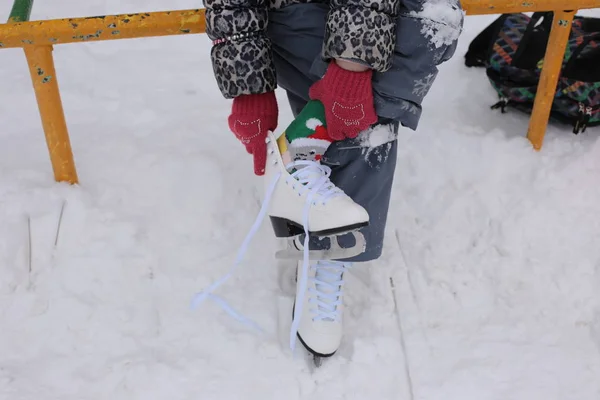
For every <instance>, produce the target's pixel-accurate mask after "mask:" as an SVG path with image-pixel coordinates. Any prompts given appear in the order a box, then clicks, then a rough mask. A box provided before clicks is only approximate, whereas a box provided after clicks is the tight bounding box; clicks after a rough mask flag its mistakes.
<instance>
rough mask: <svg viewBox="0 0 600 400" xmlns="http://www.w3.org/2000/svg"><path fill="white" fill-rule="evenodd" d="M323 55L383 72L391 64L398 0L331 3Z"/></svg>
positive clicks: (361, 0)
mask: <svg viewBox="0 0 600 400" xmlns="http://www.w3.org/2000/svg"><path fill="white" fill-rule="evenodd" d="M330 4H331V11H330V12H329V15H328V17H327V25H326V32H325V41H324V44H323V56H324V57H325V58H326V59H331V58H346V59H353V60H358V61H361V62H363V63H365V64H367V65H368V66H369V67H371V68H372V69H374V70H377V71H380V72H383V71H386V70H388V69H389V68H390V67H391V65H392V55H393V54H394V47H395V44H396V19H397V17H398V13H399V9H400V0H331V3H330Z"/></svg>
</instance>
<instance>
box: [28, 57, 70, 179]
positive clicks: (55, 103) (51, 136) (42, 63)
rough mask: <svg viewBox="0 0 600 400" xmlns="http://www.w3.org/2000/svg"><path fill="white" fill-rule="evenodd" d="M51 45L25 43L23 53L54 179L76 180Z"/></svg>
mask: <svg viewBox="0 0 600 400" xmlns="http://www.w3.org/2000/svg"><path fill="white" fill-rule="evenodd" d="M52 51H53V48H52V46H28V47H26V48H25V55H26V57H27V62H28V64H29V72H30V74H31V81H32V82H33V88H34V89H35V96H36V99H37V104H38V108H39V111H40V117H41V118H42V126H43V128H44V134H45V135H46V143H47V145H48V151H49V153H50V161H51V162H52V169H53V170H54V178H55V180H56V181H57V182H69V183H72V184H75V183H77V182H78V178H77V171H76V169H75V161H74V160H73V152H72V151H71V142H70V140H69V132H68V130H67V123H66V121H65V114H64V111H63V107H62V102H61V98H60V92H59V90H58V80H57V77H56V71H55V69H54V59H53V57H52Z"/></svg>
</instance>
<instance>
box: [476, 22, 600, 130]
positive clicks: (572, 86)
mask: <svg viewBox="0 0 600 400" xmlns="http://www.w3.org/2000/svg"><path fill="white" fill-rule="evenodd" d="M552 18H553V13H552V12H549V13H535V14H533V16H532V17H529V16H527V15H526V14H503V15H502V16H500V17H499V18H498V19H497V20H496V21H494V22H493V23H492V24H491V25H490V26H488V27H487V28H486V29H485V30H484V31H483V32H481V33H480V34H479V35H478V36H477V37H476V38H475V39H474V40H473V42H471V44H470V46H469V51H468V52H467V54H466V55H465V64H466V65H467V66H468V67H485V69H486V73H487V77H488V78H489V80H490V82H491V84H492V86H493V88H494V89H495V90H496V92H498V95H499V97H500V101H499V102H498V103H497V104H495V105H493V106H492V109H498V108H500V109H501V110H502V112H503V113H504V112H505V111H506V107H507V106H510V107H513V108H515V109H518V110H521V111H524V112H527V113H530V112H531V110H532V108H533V102H534V99H535V94H536V91H537V87H538V83H539V81H540V75H541V71H542V66H543V63H544V55H545V52H546V45H547V44H548V39H549V36H550V29H551V27H552ZM551 118H552V119H554V120H557V121H561V122H565V123H569V124H572V125H573V133H575V134H578V133H579V132H585V130H586V128H587V127H588V126H594V125H600V19H598V18H588V17H585V18H584V17H579V16H576V17H575V20H574V21H573V26H572V30H571V35H570V37H569V43H568V45H567V50H566V52H565V57H564V60H563V64H562V70H561V74H560V78H559V82H558V86H557V90H556V95H555V97H554V101H553V103H552V112H551Z"/></svg>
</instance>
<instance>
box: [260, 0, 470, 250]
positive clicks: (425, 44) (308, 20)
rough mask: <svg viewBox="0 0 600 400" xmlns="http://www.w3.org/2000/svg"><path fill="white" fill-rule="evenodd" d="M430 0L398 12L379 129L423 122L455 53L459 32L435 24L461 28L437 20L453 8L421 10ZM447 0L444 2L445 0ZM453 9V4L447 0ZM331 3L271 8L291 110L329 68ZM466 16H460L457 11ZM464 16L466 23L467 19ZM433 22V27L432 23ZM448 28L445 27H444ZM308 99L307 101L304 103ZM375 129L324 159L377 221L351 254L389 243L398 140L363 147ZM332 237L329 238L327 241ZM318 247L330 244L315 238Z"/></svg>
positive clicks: (381, 80)
mask: <svg viewBox="0 0 600 400" xmlns="http://www.w3.org/2000/svg"><path fill="white" fill-rule="evenodd" d="M424 3H425V1H424V0H405V1H403V3H402V6H401V10H400V16H399V18H398V29H397V33H396V35H397V40H396V48H395V53H394V59H393V65H392V68H391V69H390V70H388V71H386V72H385V73H378V72H377V73H375V74H374V77H373V92H374V99H375V109H376V111H377V114H378V116H379V117H380V122H379V127H378V128H377V129H378V130H379V133H381V131H380V129H385V130H390V131H392V132H394V133H397V129H398V125H399V124H400V123H401V124H402V125H404V126H406V127H409V128H411V129H416V127H417V125H418V121H419V119H420V116H421V103H422V101H423V99H424V97H425V96H426V94H427V92H428V91H429V88H430V87H431V84H432V83H433V82H434V80H435V77H436V76H437V72H438V70H437V66H438V65H439V64H441V63H442V62H444V61H446V60H448V59H449V58H450V57H452V55H453V54H454V51H455V49H456V40H452V35H441V34H440V35H438V34H436V31H438V33H439V32H441V31H440V28H442V29H443V30H446V31H448V30H452V29H460V28H461V27H460V26H456V27H452V26H449V22H448V21H444V20H440V21H434V20H432V19H431V16H432V15H440V16H441V17H442V18H444V17H445V16H446V15H448V14H449V13H450V12H451V13H455V11H454V9H452V10H450V9H449V10H448V11H449V13H445V12H443V11H444V10H438V11H439V12H436V13H431V12H429V13H427V15H422V16H421V15H419V13H420V12H421V11H422V8H423V6H424ZM444 4H445V2H441V3H440V4H439V5H436V6H439V7H444ZM447 7H449V8H452V5H450V4H447ZM328 11H329V7H328V6H327V5H324V4H319V3H305V4H293V5H290V6H286V7H284V8H282V9H279V10H275V11H271V12H270V16H269V36H270V39H271V41H272V44H273V53H274V61H275V66H276V69H277V77H278V84H279V86H281V87H282V88H284V89H285V90H286V91H287V92H288V98H289V99H290V104H291V106H292V110H293V111H294V113H295V114H297V113H298V112H299V111H300V110H301V109H302V107H303V106H304V104H305V103H306V102H307V101H308V100H309V98H308V89H309V87H310V86H311V85H312V83H314V82H315V81H316V80H318V79H319V78H320V77H321V76H323V74H324V73H325V70H326V67H327V65H326V63H325V62H324V61H323V60H322V59H321V56H320V54H321V48H322V44H323V37H324V33H325V21H326V17H327V13H328ZM458 20H459V22H461V21H460V18H458ZM461 23H462V22H461ZM425 28H427V29H425ZM441 33H443V32H441ZM303 102H304V103H303ZM365 135H367V136H368V133H365V134H364V135H361V136H363V137H359V138H358V139H353V140H350V139H349V140H345V141H342V142H337V143H334V144H332V145H331V146H329V148H328V150H327V152H326V153H325V156H324V158H323V162H324V163H325V164H327V165H329V166H331V167H332V171H333V172H332V175H331V180H332V182H333V183H335V184H336V185H337V186H338V187H340V188H341V189H343V190H344V191H345V192H346V193H347V194H348V195H349V196H350V197H352V199H353V200H354V201H355V202H357V203H358V204H360V205H362V206H363V207H364V208H365V209H366V210H367V211H368V212H369V215H370V225H369V226H368V227H367V228H365V229H363V230H362V232H363V234H364V236H365V238H366V240H367V250H366V252H365V253H363V254H362V255H360V256H358V257H356V258H355V259H353V260H351V261H368V260H373V259H376V258H378V257H379V256H380V255H381V250H382V247H383V234H384V231H385V225H386V221H387V212H388V208H389V201H390V194H391V189H392V181H393V176H394V169H395V165H396V153H397V148H396V146H397V144H396V141H395V140H394V139H393V136H394V135H390V141H389V142H387V143H384V144H382V145H380V146H378V147H377V148H375V149H372V148H367V147H363V146H364V143H365V142H368V137H365ZM345 240H346V241H347V240H353V239H352V237H344V238H342V240H341V241H342V243H340V244H341V245H342V246H343V247H347V246H348V245H349V246H351V245H352V244H353V243H343V241H345ZM323 242H326V241H323ZM313 246H314V248H320V247H321V246H326V243H317V242H316V240H315V243H314V244H313Z"/></svg>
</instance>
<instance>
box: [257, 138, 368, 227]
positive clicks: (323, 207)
mask: <svg viewBox="0 0 600 400" xmlns="http://www.w3.org/2000/svg"><path fill="white" fill-rule="evenodd" d="M280 149H281V150H280ZM330 174H331V168H329V167H328V166H326V165H322V164H321V163H320V162H319V161H313V160H297V161H292V160H291V158H290V157H289V153H288V152H287V147H286V139H285V137H284V136H283V135H282V136H281V137H280V138H279V140H277V139H276V138H275V136H274V135H273V134H272V133H269V136H268V137H267V165H266V169H265V178H266V179H265V182H266V184H267V185H273V184H274V185H275V186H274V187H270V188H269V189H270V190H269V189H268V190H267V192H268V193H271V199H270V207H269V212H268V213H269V216H270V219H271V223H272V225H273V230H274V232H275V236H277V237H290V236H296V235H300V234H303V233H305V232H306V231H307V232H308V233H309V234H310V236H332V235H339V234H343V233H347V232H352V231H356V230H358V229H360V228H362V227H364V226H367V225H368V224H369V214H368V213H367V211H366V210H365V209H364V208H363V207H362V206H360V205H358V204H356V203H355V202H354V201H353V200H352V199H351V198H350V197H349V196H348V195H346V194H345V193H344V192H343V191H342V190H341V189H339V188H338V187H337V186H335V185H334V184H333V183H332V182H331V181H330V180H329V176H330ZM274 182H276V183H274ZM305 229H306V231H305Z"/></svg>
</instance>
